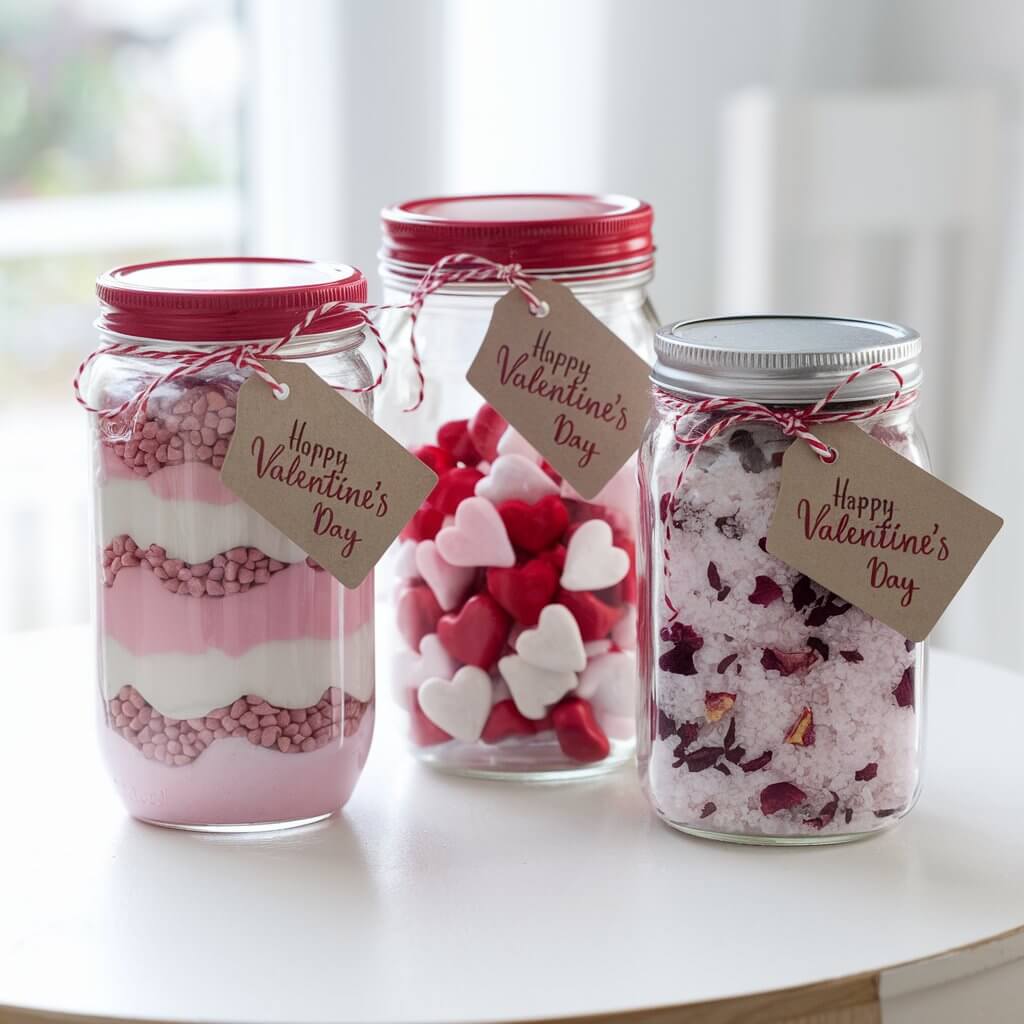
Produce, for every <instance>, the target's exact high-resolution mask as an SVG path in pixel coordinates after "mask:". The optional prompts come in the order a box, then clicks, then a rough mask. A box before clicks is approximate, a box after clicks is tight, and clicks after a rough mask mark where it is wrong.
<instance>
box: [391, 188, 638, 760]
mask: <svg viewBox="0 0 1024 1024" xmlns="http://www.w3.org/2000/svg"><path fill="white" fill-rule="evenodd" d="M651 229H652V212H651V208H650V207H649V206H648V205H647V204H646V203H644V202H641V201H639V200H636V199H631V198H629V197H625V196H595V195H490V196H458V197H448V198H438V199H425V200H415V201H411V202H406V203H402V204H400V205H398V206H394V207H391V208H389V209H386V210H385V211H384V213H383V231H384V244H383V249H382V262H381V276H382V280H383V284H384V295H385V301H386V302H388V303H390V304H394V305H404V304H407V303H409V302H410V299H411V298H413V297H414V296H415V295H416V293H417V290H418V289H421V288H422V287H423V285H424V282H432V283H431V287H430V289H429V293H428V294H427V296H426V297H425V298H424V299H423V302H422V305H421V307H420V308H419V312H418V316H416V318H415V338H416V342H417V347H418V353H419V357H420V362H421V368H422V375H423V376H422V379H420V378H418V376H417V374H416V373H415V372H414V368H413V367H412V366H411V365H410V366H406V367H405V368H404V370H403V369H402V368H401V367H396V366H395V365H394V364H393V365H392V369H391V372H390V379H389V381H388V382H387V384H386V385H385V386H386V388H387V390H388V399H387V401H386V402H384V401H382V403H381V404H382V406H383V405H385V404H386V406H387V408H388V410H389V412H388V413H387V416H388V419H387V421H386V424H385V425H386V427H387V429H388V430H389V432H390V433H392V434H393V435H394V436H395V437H398V438H399V439H400V440H402V442H403V443H404V444H406V445H407V446H408V447H409V448H410V449H411V450H412V451H414V452H415V453H416V454H417V455H418V456H419V457H420V458H421V459H422V460H423V461H424V462H426V463H427V464H428V465H430V466H431V468H432V469H434V470H435V471H436V472H437V473H438V475H439V476H440V481H439V483H438V485H437V487H436V489H435V491H434V492H433V493H432V494H431V495H430V496H429V498H428V499H427V501H426V502H425V503H424V504H423V506H422V508H421V509H420V511H419V512H418V513H417V515H416V516H415V517H414V518H413V520H412V522H411V523H410V524H409V526H408V528H407V529H406V531H405V532H404V534H403V538H402V541H401V544H400V547H399V550H398V555H397V558H396V559H395V561H394V563H393V564H394V580H393V583H394V586H395V609H396V625H397V632H398V640H397V642H398V644H399V645H400V648H401V649H400V651H399V652H398V654H397V655H396V657H395V659H394V665H393V680H394V688H395V696H396V699H397V700H398V702H399V704H400V705H401V706H402V708H404V709H405V711H406V712H407V715H408V723H409V737H410V740H411V743H412V749H413V750H414V751H415V753H416V754H417V755H418V756H419V757H420V758H421V759H422V760H424V761H426V762H428V763H430V764H432V765H434V766H436V767H439V768H443V769H447V770H450V771H455V772H462V773H466V774H476V775H483V776H491V777H495V776H497V777H506V778H519V779H543V778H567V777H573V776H585V775H590V774H592V773H594V772H600V771H605V770H607V769H609V768H612V767H615V766H616V765H618V764H621V763H622V762H623V761H624V760H625V759H627V758H628V757H630V756H631V754H632V751H633V745H634V725H633V717H634V704H635V693H636V686H635V678H636V672H635V652H634V648H635V630H636V591H635V575H634V538H635V529H636V527H635V510H636V483H635V472H636V467H635V459H631V460H629V461H628V462H627V463H626V464H625V465H624V466H623V467H622V468H621V470H620V471H619V472H618V473H617V474H616V475H615V476H614V478H613V479H612V480H611V481H610V483H609V484H608V485H607V486H606V487H605V488H604V489H603V490H602V491H601V492H600V493H599V494H597V495H596V496H595V497H594V498H593V499H591V500H584V499H583V498H582V497H581V495H580V494H578V493H577V492H576V491H575V490H574V489H573V488H572V487H571V486H570V485H569V484H568V483H567V482H566V481H565V480H563V479H562V478H561V477H560V475H559V474H558V473H557V472H555V470H554V469H553V468H552V467H551V466H550V465H549V464H548V463H547V462H546V461H545V459H544V458H543V457H542V455H541V454H540V453H539V452H538V451H536V450H535V449H534V448H533V447H532V446H531V445H530V444H528V443H527V442H526V441H525V440H524V439H523V438H522V437H521V436H520V435H519V434H518V433H517V431H515V430H514V429H513V428H511V427H510V426H509V425H508V424H507V423H506V421H505V420H504V419H503V418H502V417H501V415H499V414H498V413H497V412H496V410H494V409H493V408H492V407H491V406H489V405H488V404H486V403H485V402H484V401H483V400H482V399H481V397H480V395H479V394H477V392H476V391H474V389H473V388H472V387H471V386H470V384H469V383H468V382H467V380H466V372H467V370H468V369H469V367H470V365H471V363H472V362H473V359H474V356H475V355H476V354H477V350H478V349H479V348H480V344H481V341H482V340H483V338H484V335H485V333H486V331H487V327H488V324H489V322H490V319H491V313H492V311H493V309H494V305H495V303H496V302H497V301H498V299H499V298H501V297H502V296H503V295H505V294H506V293H507V292H508V291H509V289H510V287H514V286H515V285H516V282H517V281H519V282H524V281H525V282H529V281H530V280H533V279H545V280H554V281H557V282H559V283H561V284H564V285H566V286H567V287H568V288H569V289H571V291H572V294H573V295H574V296H575V298H576V299H577V300H579V302H581V303H582V304H583V305H584V306H585V307H586V308H587V309H588V310H589V311H590V312H591V313H593V314H594V315H595V316H596V317H597V318H598V319H599V320H601V321H602V322H603V323H604V324H605V325H606V326H607V327H609V328H610V329H611V330H612V331H613V332H614V333H615V334H616V335H618V337H619V338H620V339H622V341H624V342H625V343H626V344H627V345H628V346H630V347H631V348H632V349H633V350H634V351H636V352H638V353H640V354H641V355H643V356H644V358H645V359H647V360H648V361H649V351H650V339H651V337H652V335H653V330H654V327H655V326H656V324H655V321H654V318H653V315H652V313H651V309H650V304H649V301H648V298H647V293H646V286H647V284H648V282H649V281H650V280H651V276H652V273H653V253H654V247H653V242H652V235H651ZM410 321H411V317H410V315H409V313H408V311H395V312H392V313H390V314H388V317H387V318H386V319H385V320H384V328H385V337H386V338H387V339H388V341H389V347H390V348H391V349H392V351H400V350H403V349H404V347H405V342H407V340H408V336H409V334H410V327H411V323H410ZM420 399H422V400H420ZM417 403H418V404H417ZM410 406H416V408H415V410H414V411H411V412H403V411H402V410H403V409H404V408H408V407H410ZM467 535H472V536H473V537H475V538H477V541H478V542H474V543H473V544H472V545H466V544H463V543H461V538H462V537H463V536H467ZM470 548H472V550H470ZM599 559H600V560H602V564H603V565H604V566H605V569H604V570H603V571H602V572H595V573H590V574H588V573H586V572H581V571H580V570H581V567H583V566H584V565H587V564H590V565H595V564H596V563H597V561H598V560H599Z"/></svg>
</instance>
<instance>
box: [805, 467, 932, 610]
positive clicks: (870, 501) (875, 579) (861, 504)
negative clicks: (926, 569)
mask: <svg viewBox="0 0 1024 1024" xmlns="http://www.w3.org/2000/svg"><path fill="white" fill-rule="evenodd" d="M796 514H797V518H798V519H799V520H800V523H801V527H802V529H803V533H804V537H805V538H806V539H807V540H819V541H824V542H825V543H831V544H852V545H855V546H858V547H862V548H867V549H870V550H874V551H892V552H896V553H899V554H904V555H914V556H917V557H920V558H932V557H934V558H935V559H936V561H939V562H944V561H946V559H947V558H949V554H950V550H949V541H948V540H947V538H946V537H945V535H943V534H941V533H940V532H939V531H940V529H941V527H940V525H939V523H934V524H933V526H932V529H931V530H930V531H929V532H927V533H923V534H917V533H908V532H906V531H904V529H903V524H902V523H900V522H895V521H894V520H895V517H896V514H897V508H896V503H895V501H893V499H891V498H884V497H879V496H877V495H856V494H851V493H850V481H849V479H848V478H846V477H836V486H835V491H834V493H833V495H832V501H831V502H827V503H823V504H821V505H819V506H818V508H817V510H814V509H813V508H812V506H811V502H810V501H808V499H807V498H801V499H800V500H799V501H798V502H797V507H796ZM836 515H838V518H837V519H835V518H833V517H834V516H836ZM865 568H866V570H867V573H868V579H869V581H870V584H871V586H872V588H873V589H875V590H882V589H883V588H884V589H887V590H902V591H903V596H902V599H901V601H900V604H901V606H902V607H904V608H906V607H908V606H909V605H910V603H911V602H912V601H913V600H914V594H915V593H917V591H918V590H919V589H920V588H919V586H918V584H917V583H916V582H915V579H914V577H913V576H910V575H899V574H898V573H893V572H890V569H889V564H888V562H887V561H886V560H885V559H884V558H882V557H880V556H879V555H877V554H875V555H871V556H870V557H869V558H868V559H867V561H866V563H865Z"/></svg>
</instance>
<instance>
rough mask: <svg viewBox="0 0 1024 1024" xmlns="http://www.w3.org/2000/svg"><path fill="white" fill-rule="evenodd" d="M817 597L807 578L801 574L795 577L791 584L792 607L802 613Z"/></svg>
mask: <svg viewBox="0 0 1024 1024" xmlns="http://www.w3.org/2000/svg"><path fill="white" fill-rule="evenodd" d="M817 599H818V595H817V594H816V593H815V592H814V584H813V583H812V582H811V579H810V577H809V576H804V575H803V573H801V574H800V576H798V577H797V581H796V583H794V584H793V607H794V608H795V609H796V610H797V611H798V612H799V611H803V610H804V608H806V607H807V606H808V605H809V604H814V602H815V601H816V600H817Z"/></svg>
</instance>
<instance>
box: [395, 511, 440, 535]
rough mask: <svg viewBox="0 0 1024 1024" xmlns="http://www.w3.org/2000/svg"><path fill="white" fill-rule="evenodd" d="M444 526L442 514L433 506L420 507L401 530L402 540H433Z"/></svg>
mask: <svg viewBox="0 0 1024 1024" xmlns="http://www.w3.org/2000/svg"><path fill="white" fill-rule="evenodd" d="M443 525H444V513H443V512H442V511H441V510H440V509H439V508H434V506H433V505H422V506H421V507H420V508H419V509H417V510H416V512H415V513H414V514H413V517H412V519H410V520H409V522H408V523H406V524H405V526H404V527H403V528H402V532H401V534H400V535H399V536H401V538H402V539H403V540H417V541H418V540H433V539H434V538H435V537H436V536H437V534H438V531H439V530H440V529H441V527H442V526H443Z"/></svg>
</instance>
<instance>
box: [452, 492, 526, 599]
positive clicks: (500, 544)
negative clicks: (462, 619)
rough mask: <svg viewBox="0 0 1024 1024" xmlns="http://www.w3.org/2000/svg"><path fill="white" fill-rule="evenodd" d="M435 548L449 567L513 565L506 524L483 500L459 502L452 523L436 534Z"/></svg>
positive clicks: (514, 561) (514, 562) (504, 566)
mask: <svg viewBox="0 0 1024 1024" xmlns="http://www.w3.org/2000/svg"><path fill="white" fill-rule="evenodd" d="M437 549H438V551H440V552H441V556H442V557H443V558H444V559H445V561H447V562H449V563H451V564H452V565H458V566H467V567H468V566H479V565H486V566H500V567H502V568H508V567H509V566H512V565H515V564H516V553H515V551H513V549H512V542H511V541H510V540H509V539H508V531H507V530H506V529H505V524H504V523H503V522H502V521H501V516H500V515H498V510H497V509H496V508H495V507H494V506H493V505H492V504H491V503H490V502H489V501H487V500H486V499H484V498H466V499H465V500H464V501H461V502H459V506H458V508H457V509H456V510H455V523H454V524H453V525H452V526H446V527H445V528H444V529H443V530H442V531H441V532H440V533H439V534H438V535H437ZM445 610H446V611H447V609H445Z"/></svg>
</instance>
